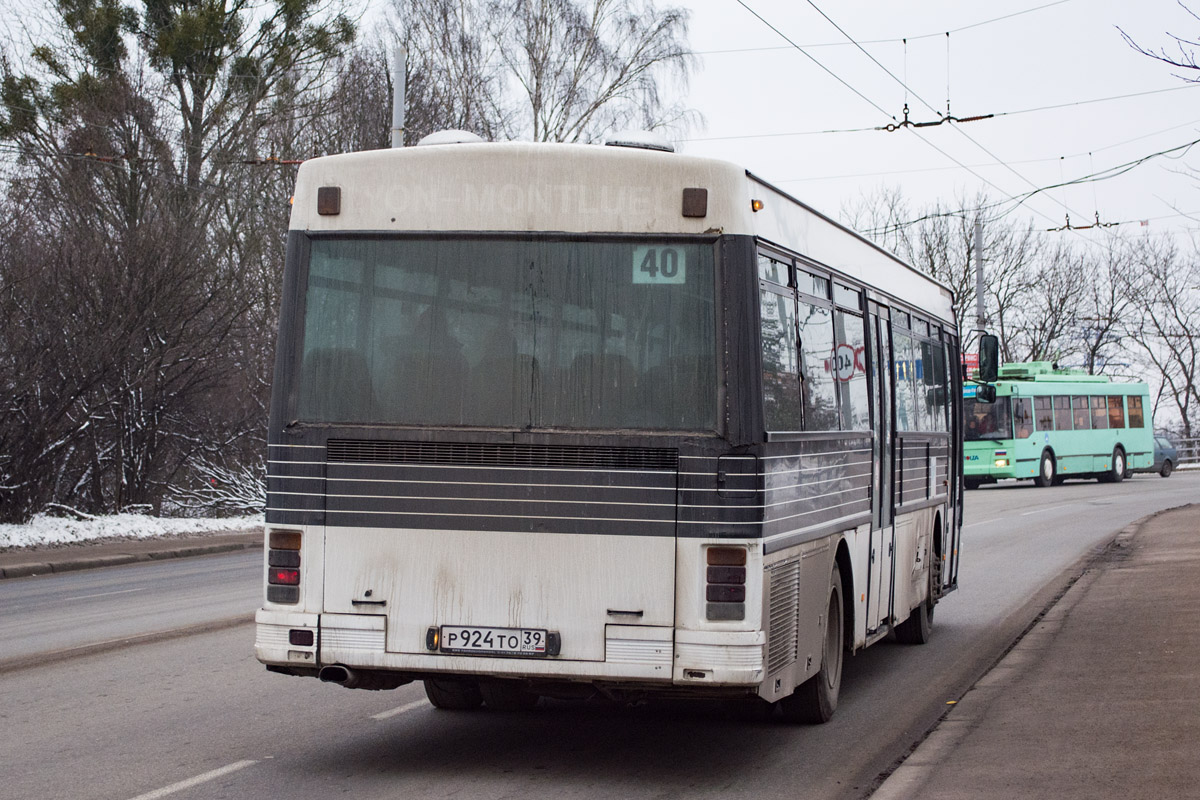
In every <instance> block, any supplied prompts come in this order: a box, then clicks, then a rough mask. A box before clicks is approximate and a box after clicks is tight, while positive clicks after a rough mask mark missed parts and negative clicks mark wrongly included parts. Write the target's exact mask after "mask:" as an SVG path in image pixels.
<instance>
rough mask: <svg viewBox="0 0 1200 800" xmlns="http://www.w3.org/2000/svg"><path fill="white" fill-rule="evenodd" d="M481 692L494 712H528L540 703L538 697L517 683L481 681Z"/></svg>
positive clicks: (484, 700) (485, 701)
mask: <svg viewBox="0 0 1200 800" xmlns="http://www.w3.org/2000/svg"><path fill="white" fill-rule="evenodd" d="M479 692H480V694H482V695H483V702H484V703H485V704H486V705H487V707H488V708H490V709H491V710H493V711H528V710H529V709H531V708H533V707H534V706H536V705H537V703H538V696H537V695H536V694H534V693H533V692H529V691H526V690H525V688H524V687H522V686H521V684H519V683H517V682H516V681H504V680H498V681H480V683H479Z"/></svg>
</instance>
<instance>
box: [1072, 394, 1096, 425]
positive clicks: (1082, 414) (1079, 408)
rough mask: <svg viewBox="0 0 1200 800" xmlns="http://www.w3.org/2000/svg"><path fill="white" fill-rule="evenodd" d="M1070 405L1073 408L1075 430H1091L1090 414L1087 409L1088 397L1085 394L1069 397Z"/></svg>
mask: <svg viewBox="0 0 1200 800" xmlns="http://www.w3.org/2000/svg"><path fill="white" fill-rule="evenodd" d="M1071 407H1072V408H1073V409H1074V414H1073V415H1072V416H1073V417H1074V418H1075V430H1077V431H1086V430H1091V427H1092V415H1091V413H1090V412H1089V411H1088V399H1087V396H1086V395H1076V396H1074V397H1072V398H1071Z"/></svg>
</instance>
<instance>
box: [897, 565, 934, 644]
mask: <svg viewBox="0 0 1200 800" xmlns="http://www.w3.org/2000/svg"><path fill="white" fill-rule="evenodd" d="M932 637H933V570H932V569H931V570H930V571H929V595H928V596H927V597H926V598H925V599H924V600H922V601H921V604H920V605H919V606H917V607H916V608H914V609H913V610H912V611H911V612H910V613H909V615H908V619H906V620H904V622H901V623H900V624H899V625H897V626H896V641H898V642H901V643H903V644H925V643H926V642H928V641H929V640H930V639H931V638H932Z"/></svg>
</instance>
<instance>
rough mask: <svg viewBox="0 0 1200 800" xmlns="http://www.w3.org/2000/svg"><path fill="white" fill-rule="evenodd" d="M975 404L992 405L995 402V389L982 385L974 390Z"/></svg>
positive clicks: (988, 385)
mask: <svg viewBox="0 0 1200 800" xmlns="http://www.w3.org/2000/svg"><path fill="white" fill-rule="evenodd" d="M975 402H977V403H994V402H996V387H995V386H992V385H991V384H987V383H985V384H982V385H980V386H978V387H976V388H975Z"/></svg>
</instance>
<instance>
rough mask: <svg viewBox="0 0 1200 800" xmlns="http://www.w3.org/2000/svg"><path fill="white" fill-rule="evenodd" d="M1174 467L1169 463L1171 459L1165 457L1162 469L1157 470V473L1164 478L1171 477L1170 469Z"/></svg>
mask: <svg viewBox="0 0 1200 800" xmlns="http://www.w3.org/2000/svg"><path fill="white" fill-rule="evenodd" d="M1174 468H1175V466H1174V465H1173V464H1172V463H1171V460H1170V459H1167V460H1166V461H1164V462H1163V465H1162V469H1160V470H1159V471H1158V474H1159V475H1162V476H1163V477H1164V478H1169V477H1171V470H1173V469H1174Z"/></svg>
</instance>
